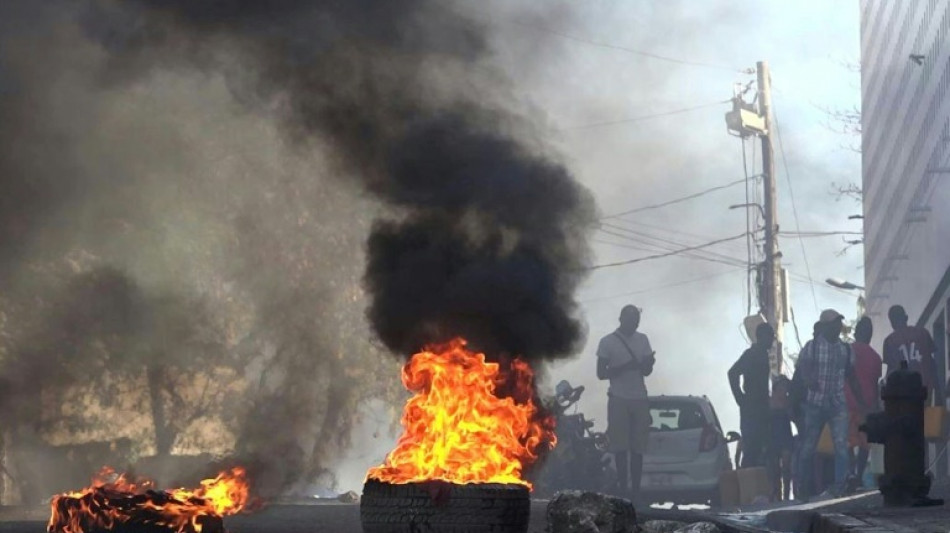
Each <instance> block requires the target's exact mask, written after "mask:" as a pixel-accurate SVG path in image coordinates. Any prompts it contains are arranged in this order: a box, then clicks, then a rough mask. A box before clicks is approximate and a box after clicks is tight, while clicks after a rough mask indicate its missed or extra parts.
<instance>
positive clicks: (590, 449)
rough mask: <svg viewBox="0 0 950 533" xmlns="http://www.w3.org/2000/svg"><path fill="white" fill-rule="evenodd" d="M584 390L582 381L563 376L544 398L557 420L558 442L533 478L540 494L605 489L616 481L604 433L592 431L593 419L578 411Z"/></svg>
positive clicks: (543, 495) (609, 489)
mask: <svg viewBox="0 0 950 533" xmlns="http://www.w3.org/2000/svg"><path fill="white" fill-rule="evenodd" d="M583 393H584V386H583V385H582V386H580V387H576V388H575V387H572V386H571V384H570V383H569V382H568V381H566V380H563V381H561V382H560V383H558V384H557V387H555V394H554V397H553V398H551V399H549V400H548V402H546V403H547V408H548V410H549V412H551V413H552V414H554V416H555V417H556V420H557V425H556V430H555V434H556V435H557V445H556V446H555V447H554V449H553V450H552V451H551V452H550V453H549V454H548V455H547V457H546V459H545V461H544V464H543V465H542V467H541V470H540V474H539V476H538V477H537V479H536V480H535V494H536V495H538V496H540V497H550V496H552V495H553V494H554V493H556V492H557V491H559V490H566V489H573V490H583V491H593V492H604V493H606V492H610V491H611V490H613V489H614V488H615V485H616V484H617V471H616V469H615V468H614V465H613V459H612V457H611V456H610V455H609V454H608V453H607V435H606V434H604V433H603V432H599V431H593V427H594V421H593V420H588V419H587V418H586V417H585V416H584V414H583V413H578V412H577V407H576V406H577V402H578V400H580V398H581V395H582V394H583ZM572 407H573V408H574V409H573V412H571V413H570V414H569V413H568V411H569V410H571V408H572Z"/></svg>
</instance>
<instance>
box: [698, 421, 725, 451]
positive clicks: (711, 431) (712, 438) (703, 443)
mask: <svg viewBox="0 0 950 533" xmlns="http://www.w3.org/2000/svg"><path fill="white" fill-rule="evenodd" d="M719 436H720V435H719V431H718V430H717V429H716V428H715V427H713V426H711V425H710V424H706V425H705V426H703V433H702V435H700V437H699V451H700V452H711V451H713V450H714V449H716V445H717V444H719Z"/></svg>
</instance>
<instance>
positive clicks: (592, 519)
mask: <svg viewBox="0 0 950 533" xmlns="http://www.w3.org/2000/svg"><path fill="white" fill-rule="evenodd" d="M547 515H548V528H549V531H550V533H639V532H640V531H641V529H640V527H639V526H637V512H636V510H635V509H634V507H633V504H632V503H630V501H628V500H624V499H622V498H616V497H613V496H607V495H604V494H598V493H595V492H581V491H577V490H567V491H562V492H559V493H557V495H555V496H554V498H553V499H552V500H551V501H550V502H549V503H548V510H547Z"/></svg>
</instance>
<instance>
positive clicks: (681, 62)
mask: <svg viewBox="0 0 950 533" xmlns="http://www.w3.org/2000/svg"><path fill="white" fill-rule="evenodd" d="M512 23H513V24H516V25H518V26H522V27H525V28H530V29H532V30H536V31H540V32H544V33H550V34H551V35H555V36H557V37H560V38H562V39H567V40H569V41H574V42H578V43H582V44H586V45H589V46H595V47H597V48H605V49H608V50H617V51H620V52H626V53H628V54H633V55H638V56H641V57H648V58H650V59H656V60H659V61H666V62H668V63H676V64H679V65H689V66H692V67H705V68H712V69H719V70H728V71H730V72H740V73H743V74H748V73H749V70H748V69H740V68H735V67H730V66H727V65H717V64H715V63H706V62H703V61H690V60H687V59H677V58H675V57H669V56H664V55H660V54H655V53H653V52H646V51H643V50H637V49H635V48H629V47H626V46H620V45H616V44H611V43H605V42H600V41H594V40H592V39H587V38H584V37H578V36H576V35H572V34H569V33H565V32H563V31H560V30H556V29H553V28H548V27H546V26H537V25H534V24H525V23H523V22H518V21H512Z"/></svg>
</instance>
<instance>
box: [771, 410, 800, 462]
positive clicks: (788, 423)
mask: <svg viewBox="0 0 950 533" xmlns="http://www.w3.org/2000/svg"><path fill="white" fill-rule="evenodd" d="M771 422H772V424H771V425H772V435H771V441H770V442H769V444H770V447H771V450H772V452H773V453H781V452H790V451H792V450H793V449H794V448H795V438H794V437H792V419H791V417H790V416H789V415H788V412H787V411H772V413H771Z"/></svg>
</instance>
